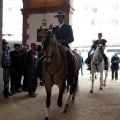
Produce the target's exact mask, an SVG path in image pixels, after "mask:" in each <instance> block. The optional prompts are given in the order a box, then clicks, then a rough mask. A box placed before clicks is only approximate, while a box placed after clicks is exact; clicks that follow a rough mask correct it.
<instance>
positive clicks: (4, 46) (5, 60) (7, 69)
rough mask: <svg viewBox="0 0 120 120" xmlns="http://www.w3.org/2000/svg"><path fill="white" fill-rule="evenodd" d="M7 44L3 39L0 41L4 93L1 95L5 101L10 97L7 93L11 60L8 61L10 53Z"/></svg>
mask: <svg viewBox="0 0 120 120" xmlns="http://www.w3.org/2000/svg"><path fill="white" fill-rule="evenodd" d="M7 44H8V42H7V41H6V40H5V39H3V40H2V67H3V82H4V91H3V95H4V97H5V98H6V99H8V98H9V96H10V95H12V94H11V93H10V92H9V87H10V86H9V79H10V67H11V60H10V53H9V51H8V46H7Z"/></svg>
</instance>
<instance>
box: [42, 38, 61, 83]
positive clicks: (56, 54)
mask: <svg viewBox="0 0 120 120" xmlns="http://www.w3.org/2000/svg"><path fill="white" fill-rule="evenodd" d="M57 43H58V41H57V40H55V44H54V46H53V49H52V52H51V55H50V56H44V58H51V61H52V62H51V63H54V61H53V59H52V58H53V54H54V52H57V53H55V56H54V58H57V57H58V55H59V53H60V52H59V50H58V51H55V48H56V46H57ZM60 55H61V54H60ZM51 63H50V64H51ZM50 64H49V65H50ZM61 64H62V57H61V58H60V64H59V67H58V68H57V70H56V71H55V72H54V73H51V71H49V70H48V68H47V66H46V65H44V67H45V70H46V71H47V72H48V73H49V75H50V76H51V79H52V81H53V77H54V75H55V74H56V73H57V72H58V71H59V70H60V68H61Z"/></svg>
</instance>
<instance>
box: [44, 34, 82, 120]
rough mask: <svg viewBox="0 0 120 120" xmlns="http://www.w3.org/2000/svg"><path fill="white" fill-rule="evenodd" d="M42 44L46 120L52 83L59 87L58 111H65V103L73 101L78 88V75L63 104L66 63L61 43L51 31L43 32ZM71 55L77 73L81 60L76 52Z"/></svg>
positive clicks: (48, 113)
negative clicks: (61, 50)
mask: <svg viewBox="0 0 120 120" xmlns="http://www.w3.org/2000/svg"><path fill="white" fill-rule="evenodd" d="M42 45H43V54H44V61H43V77H44V80H45V88H46V93H47V97H46V114H45V120H48V119H49V116H50V102H51V101H50V98H51V89H52V87H53V85H54V84H55V85H57V86H58V87H59V96H58V100H57V105H58V106H59V107H60V111H61V112H63V113H65V112H67V105H69V102H71V101H74V99H75V93H76V92H77V89H78V76H77V77H76V79H75V81H74V84H73V85H71V87H70V95H69V97H68V100H67V103H66V105H65V106H64V105H63V102H62V97H63V93H64V91H65V88H66V80H67V75H66V65H65V61H64V54H65V53H64V50H63V53H61V52H60V49H59V47H60V46H61V49H62V45H59V43H58V42H57V40H56V39H55V37H54V35H53V34H52V32H44V34H43V39H42ZM73 56H74V59H75V65H76V70H77V75H78V73H79V69H80V64H81V61H80V58H79V55H78V54H77V53H76V52H73ZM68 81H69V80H68Z"/></svg>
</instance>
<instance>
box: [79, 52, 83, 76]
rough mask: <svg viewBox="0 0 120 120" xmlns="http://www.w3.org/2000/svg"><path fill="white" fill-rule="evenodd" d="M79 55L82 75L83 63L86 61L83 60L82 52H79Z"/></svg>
mask: <svg viewBox="0 0 120 120" xmlns="http://www.w3.org/2000/svg"><path fill="white" fill-rule="evenodd" d="M79 56H80V61H81V75H83V64H84V61H83V57H82V56H81V52H80V53H79Z"/></svg>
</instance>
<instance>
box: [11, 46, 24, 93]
mask: <svg viewBox="0 0 120 120" xmlns="http://www.w3.org/2000/svg"><path fill="white" fill-rule="evenodd" d="M14 48H15V50H13V51H11V52H10V57H11V67H12V71H11V91H12V93H16V92H21V87H22V86H21V76H22V67H23V57H22V53H21V52H20V45H19V44H14Z"/></svg>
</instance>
